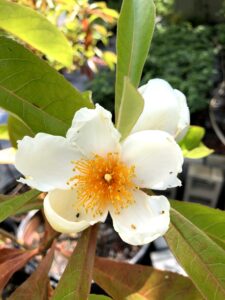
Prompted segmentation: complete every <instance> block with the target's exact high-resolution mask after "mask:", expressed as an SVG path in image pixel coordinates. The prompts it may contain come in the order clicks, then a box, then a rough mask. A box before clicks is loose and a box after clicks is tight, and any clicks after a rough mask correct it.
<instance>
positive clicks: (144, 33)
mask: <svg viewBox="0 0 225 300" xmlns="http://www.w3.org/2000/svg"><path fill="white" fill-rule="evenodd" d="M154 23H155V5H154V2H153V1H152V0H142V1H136V0H124V1H123V4H122V8H121V12H120V17H119V21H118V29H117V68H116V91H115V92H116V100H115V113H116V120H117V118H118V113H119V107H120V103H121V98H122V93H123V85H124V77H125V76H127V77H128V78H129V79H130V81H131V83H132V84H133V85H134V87H135V88H137V87H138V85H139V82H140V78H141V73H142V69H143V66H144V63H145V60H146V57H147V54H148V52H149V48H150V44H151V39H152V35H153V30H154Z"/></svg>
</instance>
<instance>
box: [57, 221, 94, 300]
mask: <svg viewBox="0 0 225 300" xmlns="http://www.w3.org/2000/svg"><path fill="white" fill-rule="evenodd" d="M96 235H97V227H96V226H92V227H90V228H89V229H87V230H85V231H84V232H83V233H82V236H81V238H80V240H79V242H78V245H77V247H76V248H75V250H74V252H73V254H72V256H71V257H70V260H69V262H68V265H67V267H66V270H65V271H64V273H63V275H62V278H61V280H60V281H59V284H58V286H57V288H56V290H55V292H54V294H53V297H52V299H51V300H65V299H66V300H74V299H87V297H88V295H89V293H90V285H91V280H92V269H93V265H94V257H95V248H96Z"/></svg>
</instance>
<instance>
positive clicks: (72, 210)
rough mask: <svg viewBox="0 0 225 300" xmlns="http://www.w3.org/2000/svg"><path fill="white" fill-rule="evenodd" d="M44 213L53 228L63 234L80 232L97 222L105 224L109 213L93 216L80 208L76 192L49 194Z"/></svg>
mask: <svg viewBox="0 0 225 300" xmlns="http://www.w3.org/2000/svg"><path fill="white" fill-rule="evenodd" d="M44 212H45V216H46V218H47V220H48V222H49V223H50V224H51V226H52V227H53V228H54V229H55V230H56V231H59V232H63V233H73V232H80V231H83V230H84V229H86V228H87V227H89V226H90V225H94V224H95V223H97V222H104V221H105V219H106V217H107V213H108V212H107V211H105V213H104V214H103V215H96V216H93V215H92V213H91V211H86V210H85V209H84V208H83V207H78V206H77V197H76V192H75V191H74V190H54V191H51V192H49V193H48V195H47V196H46V197H45V199H44Z"/></svg>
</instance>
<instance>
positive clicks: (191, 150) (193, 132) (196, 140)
mask: <svg viewBox="0 0 225 300" xmlns="http://www.w3.org/2000/svg"><path fill="white" fill-rule="evenodd" d="M204 135H205V129H204V128H203V127H200V126H190V128H189V130H188V132H187V134H186V135H185V137H184V138H183V140H181V141H180V142H179V145H180V147H181V149H182V151H183V155H184V157H187V158H192V159H199V158H202V157H206V156H208V155H210V154H211V153H213V150H212V149H209V148H208V147H206V146H205V145H204V144H203V143H202V142H201V141H202V139H203V137H204Z"/></svg>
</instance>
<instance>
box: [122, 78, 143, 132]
mask: <svg viewBox="0 0 225 300" xmlns="http://www.w3.org/2000/svg"><path fill="white" fill-rule="evenodd" d="M143 108H144V101H143V98H142V96H141V94H139V92H138V91H137V89H136V88H135V87H134V86H133V85H132V84H131V83H130V81H129V79H128V78H127V77H125V79H124V86H123V94H122V98H121V103H120V109H119V112H118V118H117V124H116V127H117V128H118V130H119V131H120V133H121V135H122V138H125V137H127V136H128V134H129V133H130V131H131V129H132V128H133V126H134V125H135V123H136V122H137V120H138V118H139V116H140V114H141V113H142V111H143Z"/></svg>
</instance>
